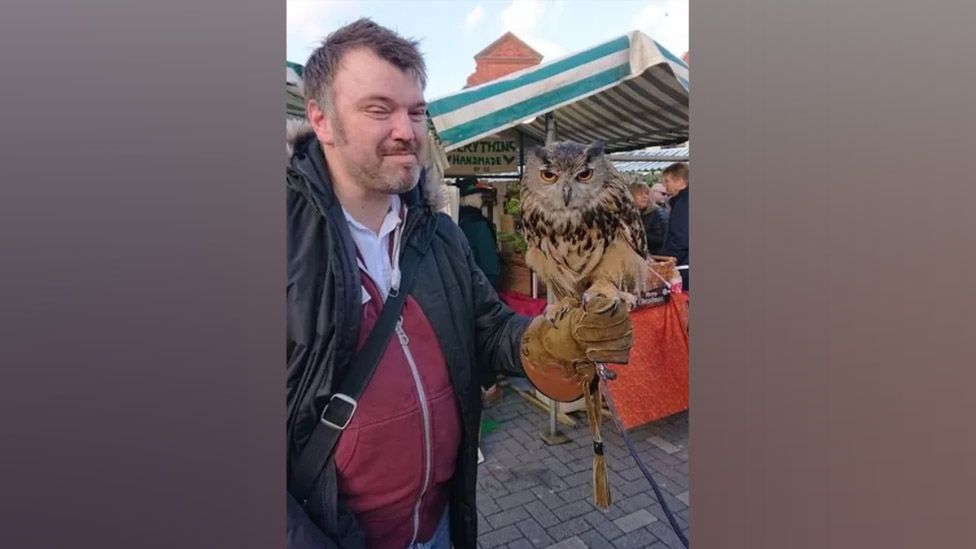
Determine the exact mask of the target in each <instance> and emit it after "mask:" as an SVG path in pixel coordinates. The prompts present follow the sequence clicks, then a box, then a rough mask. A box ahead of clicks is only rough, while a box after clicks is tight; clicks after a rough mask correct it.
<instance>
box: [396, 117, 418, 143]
mask: <svg viewBox="0 0 976 549" xmlns="http://www.w3.org/2000/svg"><path fill="white" fill-rule="evenodd" d="M390 137H392V138H393V139H395V140H397V141H413V140H414V139H415V137H416V136H415V135H414V133H413V122H412V121H411V120H410V114H409V113H407V112H405V111H400V112H397V113H396V114H394V115H393V129H392V130H391V132H390Z"/></svg>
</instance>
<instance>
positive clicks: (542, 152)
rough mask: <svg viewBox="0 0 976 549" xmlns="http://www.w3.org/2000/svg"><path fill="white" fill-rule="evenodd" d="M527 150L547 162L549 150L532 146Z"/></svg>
mask: <svg viewBox="0 0 976 549" xmlns="http://www.w3.org/2000/svg"><path fill="white" fill-rule="evenodd" d="M529 152H530V153H532V154H534V155H535V157H536V158H538V159H539V160H541V161H543V162H545V163H546V164H548V163H549V150H548V149H546V148H545V147H532V150H530V151H529Z"/></svg>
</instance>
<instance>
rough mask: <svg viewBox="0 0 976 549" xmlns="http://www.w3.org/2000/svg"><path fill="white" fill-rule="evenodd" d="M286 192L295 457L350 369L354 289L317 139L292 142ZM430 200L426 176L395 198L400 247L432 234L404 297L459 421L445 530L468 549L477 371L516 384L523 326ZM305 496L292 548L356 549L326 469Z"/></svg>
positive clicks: (357, 538)
mask: <svg viewBox="0 0 976 549" xmlns="http://www.w3.org/2000/svg"><path fill="white" fill-rule="evenodd" d="M287 186H288V191H287V192H288V198H287V215H288V220H287V243H288V251H287V254H288V258H287V259H288V286H287V326H288V337H287V343H288V345H287V363H288V364H287V411H288V418H287V434H288V438H287V444H288V452H289V456H291V455H297V452H298V451H300V450H301V449H302V448H303V446H304V444H305V443H306V442H307V440H308V437H309V436H310V434H311V432H312V430H313V429H314V427H315V424H316V422H317V420H318V415H319V413H320V412H321V410H322V406H323V404H324V403H325V402H326V401H327V400H328V398H329V396H330V394H331V392H332V388H333V387H334V386H335V384H336V383H337V381H336V380H337V378H341V376H342V375H343V374H344V370H345V369H346V368H347V367H348V364H349V362H350V359H351V357H352V354H353V351H354V348H355V346H356V341H357V337H358V334H359V323H360V318H359V315H360V298H361V291H360V287H361V286H360V280H359V271H358V269H357V268H356V259H355V253H356V252H355V244H354V243H353V241H352V237H351V235H350V233H349V229H348V226H347V225H346V220H345V218H344V216H343V213H342V209H341V206H340V205H339V203H338V201H337V200H336V198H335V195H334V194H333V192H332V188H331V183H330V181H329V175H328V170H327V169H326V165H325V158H324V156H323V154H322V149H321V147H320V146H319V143H318V141H317V139H315V138H314V136H311V135H308V134H302V135H301V136H300V137H298V138H297V139H296V141H295V142H294V153H293V155H292V156H291V159H290V162H289V167H288V177H287ZM438 196H439V189H436V188H433V187H432V186H431V185H428V184H426V183H425V182H424V181H423V177H421V183H420V184H419V185H418V186H417V187H416V188H414V189H413V190H411V191H410V192H407V193H404V194H402V195H401V199H402V200H403V202H404V203H405V204H406V205H407V206H408V211H407V216H406V222H405V228H404V233H403V242H404V245H403V248H404V249H405V248H406V247H407V246H416V243H417V242H418V241H419V239H420V238H421V237H422V236H423V235H424V234H432V238H431V242H430V249H429V250H428V252H427V255H426V256H424V259H423V260H422V261H421V264H420V267H419V268H420V272H419V273H418V275H417V277H416V282H415V284H414V287H413V290H412V291H411V292H410V295H411V296H412V297H413V298H414V299H415V300H416V301H417V302H418V303H419V305H420V307H421V308H422V310H423V312H424V315H425V316H426V317H427V319H428V321H429V322H430V323H431V326H432V327H433V329H434V332H435V333H436V334H437V339H438V341H439V343H440V347H441V350H442V351H443V354H444V357H445V360H446V362H447V366H448V372H449V375H450V378H451V384H452V386H453V390H454V394H455V397H456V399H457V404H458V409H459V410H460V413H461V422H462V436H461V445H460V449H459V455H458V461H457V468H456V470H455V474H454V477H453V478H452V480H451V490H450V492H451V494H450V525H451V539H452V541H453V543H454V545H455V546H456V547H458V548H466V547H475V546H476V540H477V524H478V519H477V514H476V512H475V485H476V480H477V444H478V430H479V426H480V422H481V391H480V384H479V379H480V376H479V373H480V372H479V371H478V368H479V364H480V365H482V366H490V367H492V368H494V369H496V370H498V371H500V372H503V373H509V374H515V375H524V371H523V370H522V366H521V362H520V359H519V353H518V350H519V344H520V342H521V338H522V333H523V332H524V331H525V328H526V326H527V325H528V322H529V319H528V318H526V317H522V316H518V315H516V314H515V313H514V312H513V311H512V310H511V309H509V308H508V307H507V306H505V305H504V304H503V303H502V302H501V301H500V300H499V298H498V296H497V295H496V293H495V291H494V290H493V289H492V288H491V285H490V284H489V283H488V280H487V279H486V278H485V276H484V275H483V274H482V272H481V270H480V269H479V268H478V267H477V266H476V265H475V262H474V259H473V258H472V255H471V250H470V248H469V247H468V244H467V241H466V239H465V238H464V235H463V234H462V233H461V230H460V229H459V228H458V226H457V225H456V224H455V223H454V222H453V221H452V220H451V218H450V217H448V216H447V215H444V214H440V213H435V212H434V210H433V209H432V207H431V202H432V201H434V200H435V199H436V197H438ZM448 296H450V297H448ZM479 357H483V358H482V359H481V362H479ZM313 493H314V494H316V495H319V496H320V497H317V498H316V497H310V498H309V506H310V507H311V508H306V509H305V510H304V511H307V512H308V514H306V513H305V512H303V509H302V508H301V506H300V505H298V504H297V502H296V501H294V500H293V499H292V498H291V497H290V496H289V502H288V543H289V545H288V546H289V547H311V546H318V547H322V545H302V542H303V541H305V540H308V541H310V542H311V543H318V544H320V543H321V542H322V541H323V540H324V539H325V538H328V539H327V540H326V544H325V547H337V546H343V547H345V546H361V544H362V532H361V530H359V529H358V525H356V523H355V517H352V516H351V513H350V512H349V511H348V509H346V508H345V507H344V505H343V504H342V502H341V501H340V499H339V496H338V493H337V488H336V483H335V465H334V463H333V462H332V460H330V463H329V464H328V465H327V467H326V470H325V474H323V477H322V481H321V482H320V483H319V486H317V487H316V490H315V491H314V492H313ZM313 501H314V504H313ZM310 517H311V518H310ZM323 532H324V534H325V535H324V536H323V535H322V533H323Z"/></svg>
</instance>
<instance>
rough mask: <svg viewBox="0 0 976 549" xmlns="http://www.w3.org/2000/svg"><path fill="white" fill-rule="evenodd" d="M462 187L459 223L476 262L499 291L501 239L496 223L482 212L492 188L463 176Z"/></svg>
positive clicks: (460, 189)
mask: <svg viewBox="0 0 976 549" xmlns="http://www.w3.org/2000/svg"><path fill="white" fill-rule="evenodd" d="M458 190H459V192H460V195H461V208H460V212H459V213H458V226H459V227H461V231H462V232H463V233H464V236H465V237H467V239H468V244H469V245H470V246H471V253H472V254H474V262H475V263H477V264H478V267H480V268H481V272H483V273H485V277H486V278H488V282H491V286H492V287H493V288H495V290H496V291H497V290H498V278H499V276H500V275H501V261H499V259H498V238H497V236H496V235H495V226H494V225H493V224H492V222H491V221H490V220H489V219H488V218H487V217H485V215H484V213H483V212H482V208H483V207H484V195H485V194H486V193H491V192H492V188H491V187H490V186H488V185H485V184H484V183H481V182H480V181H478V180H477V179H476V178H474V177H463V178H461V179H460V180H459V181H458Z"/></svg>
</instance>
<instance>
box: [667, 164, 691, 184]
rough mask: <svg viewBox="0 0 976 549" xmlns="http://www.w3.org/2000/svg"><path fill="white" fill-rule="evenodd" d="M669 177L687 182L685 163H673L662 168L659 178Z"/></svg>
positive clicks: (686, 165) (686, 166)
mask: <svg viewBox="0 0 976 549" xmlns="http://www.w3.org/2000/svg"><path fill="white" fill-rule="evenodd" d="M669 175H671V176H674V177H676V178H678V179H683V180H685V182H687V181H688V164H687V163H685V162H675V163H674V164H671V165H670V166H668V167H667V168H664V171H663V172H661V176H662V177H667V176H669Z"/></svg>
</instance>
